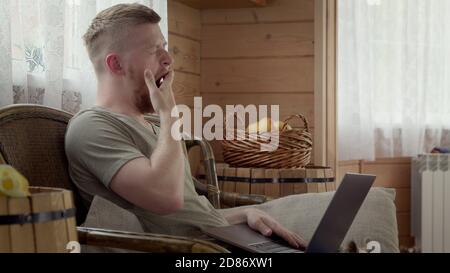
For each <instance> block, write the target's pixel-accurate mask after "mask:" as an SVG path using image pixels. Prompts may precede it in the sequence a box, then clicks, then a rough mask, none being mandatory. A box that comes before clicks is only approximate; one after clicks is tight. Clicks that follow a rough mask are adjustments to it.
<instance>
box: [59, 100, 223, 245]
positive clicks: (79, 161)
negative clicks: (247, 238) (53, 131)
mask: <svg viewBox="0 0 450 273" xmlns="http://www.w3.org/2000/svg"><path fill="white" fill-rule="evenodd" d="M158 134H159V128H158V127H157V126H155V125H151V126H149V127H148V128H147V127H145V126H144V125H143V124H141V123H139V122H138V121H137V120H135V119H133V118H131V117H129V116H126V115H122V114H118V113H114V112H111V111H108V110H107V109H105V108H101V107H93V108H90V109H88V110H84V111H81V112H79V113H78V114H76V115H75V116H74V117H73V118H72V119H71V121H70V122H69V125H68V128H67V131H66V138H65V150H66V155H67V158H68V161H69V173H70V176H71V178H72V180H73V182H74V183H75V184H76V186H77V187H78V189H79V190H80V193H81V195H82V197H83V199H84V200H85V201H86V202H88V203H89V204H90V202H91V201H92V199H93V198H94V196H95V195H99V196H101V197H103V198H105V199H107V200H110V201H112V202H114V203H115V204H117V205H118V206H120V207H122V208H124V209H127V210H129V211H131V212H133V213H134V214H135V215H136V216H137V217H138V219H139V220H140V222H141V224H142V226H143V228H144V230H145V231H146V232H153V233H163V234H171V235H184V236H198V235H200V234H201V229H202V228H203V227H206V226H225V225H228V222H227V221H226V219H225V218H224V217H223V216H222V215H221V214H220V213H219V212H218V211H217V210H216V209H215V208H214V207H213V206H212V205H211V203H210V202H209V201H208V199H207V198H206V197H204V196H200V195H198V194H197V192H196V191H195V187H194V183H193V181H192V175H191V172H190V167H189V161H188V160H187V157H185V160H186V163H185V186H184V205H183V207H182V208H181V209H179V210H178V211H176V212H175V213H172V214H170V215H164V216H161V215H157V214H154V213H151V212H149V211H148V210H145V209H142V208H140V207H138V206H135V205H134V204H132V203H130V202H128V201H126V200H125V199H123V198H121V197H120V196H119V195H117V194H115V193H114V192H113V191H112V190H111V189H110V188H109V185H110V182H111V180H112V178H113V177H114V175H115V174H116V173H117V171H118V170H119V169H120V168H121V167H122V166H124V165H125V164H126V163H127V162H129V161H131V160H133V159H136V158H140V157H147V158H150V156H151V154H152V151H153V150H154V149H155V147H156V145H157V141H158ZM149 186H151V181H149Z"/></svg>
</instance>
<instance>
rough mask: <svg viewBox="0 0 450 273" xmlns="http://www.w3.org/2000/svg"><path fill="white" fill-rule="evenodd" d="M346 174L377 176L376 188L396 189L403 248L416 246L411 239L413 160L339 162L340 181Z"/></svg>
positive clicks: (398, 220) (396, 203)
mask: <svg viewBox="0 0 450 273" xmlns="http://www.w3.org/2000/svg"><path fill="white" fill-rule="evenodd" d="M346 172H353V173H367V174H374V175H376V176H377V179H376V181H375V185H374V186H375V187H386V188H394V189H395V190H396V192H397V194H396V200H395V205H396V207H397V222H398V231H399V241H400V246H401V247H412V246H414V239H413V238H412V237H411V235H410V234H411V224H410V219H411V158H409V157H408V158H389V159H378V160H376V161H364V160H352V161H341V162H339V175H340V177H338V181H339V182H340V181H341V180H342V177H343V176H344V174H345V173H346Z"/></svg>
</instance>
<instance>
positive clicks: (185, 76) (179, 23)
mask: <svg viewBox="0 0 450 273" xmlns="http://www.w3.org/2000/svg"><path fill="white" fill-rule="evenodd" d="M167 4H168V13H169V52H170V53H171V55H172V57H173V58H174V60H175V63H174V69H175V80H174V84H173V91H174V93H175V100H176V102H177V104H184V105H187V106H189V107H190V108H191V110H192V112H193V106H194V100H193V98H194V97H195V96H199V95H200V72H201V69H200V64H201V62H200V47H201V27H202V26H201V15H200V11H199V10H196V9H193V8H190V7H188V6H186V5H184V4H181V3H179V2H176V1H174V0H168V2H167ZM199 160H200V150H199V149H198V148H195V149H194V150H193V151H191V152H190V153H189V161H190V163H191V164H190V165H191V170H192V171H193V173H194V174H195V172H196V171H197V167H198V163H199Z"/></svg>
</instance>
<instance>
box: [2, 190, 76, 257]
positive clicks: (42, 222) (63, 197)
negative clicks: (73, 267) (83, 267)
mask: <svg viewBox="0 0 450 273" xmlns="http://www.w3.org/2000/svg"><path fill="white" fill-rule="evenodd" d="M30 192H31V196H30V197H26V198H11V197H5V196H2V197H0V253H67V252H69V251H68V250H67V245H68V243H69V242H72V241H75V242H76V241H78V238H77V230H76V222H75V208H74V203H73V196H72V192H71V191H68V190H64V189H57V188H43V187H30Z"/></svg>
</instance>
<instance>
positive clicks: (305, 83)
mask: <svg viewBox="0 0 450 273" xmlns="http://www.w3.org/2000/svg"><path fill="white" fill-rule="evenodd" d="M270 3H271V4H270V5H269V6H268V7H265V8H246V9H224V10H203V11H201V24H202V27H201V33H202V34H201V66H200V67H201V73H200V74H201V89H200V90H201V92H200V93H201V95H202V97H203V104H204V105H206V104H217V105H220V106H222V107H223V106H224V105H227V104H233V105H236V104H244V105H248V104H256V105H260V104H261V105H272V104H278V105H280V118H281V119H284V118H286V117H288V116H289V115H292V114H298V113H301V114H304V115H305V116H306V117H307V118H308V120H309V123H310V126H311V129H312V131H313V130H314V128H313V126H314V0H296V1H292V0H274V1H271V2H270ZM301 125H302V124H301V122H297V123H294V126H301ZM212 144H213V148H214V150H215V156H216V159H217V160H218V161H223V157H222V151H221V145H220V143H217V142H213V143H212Z"/></svg>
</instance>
